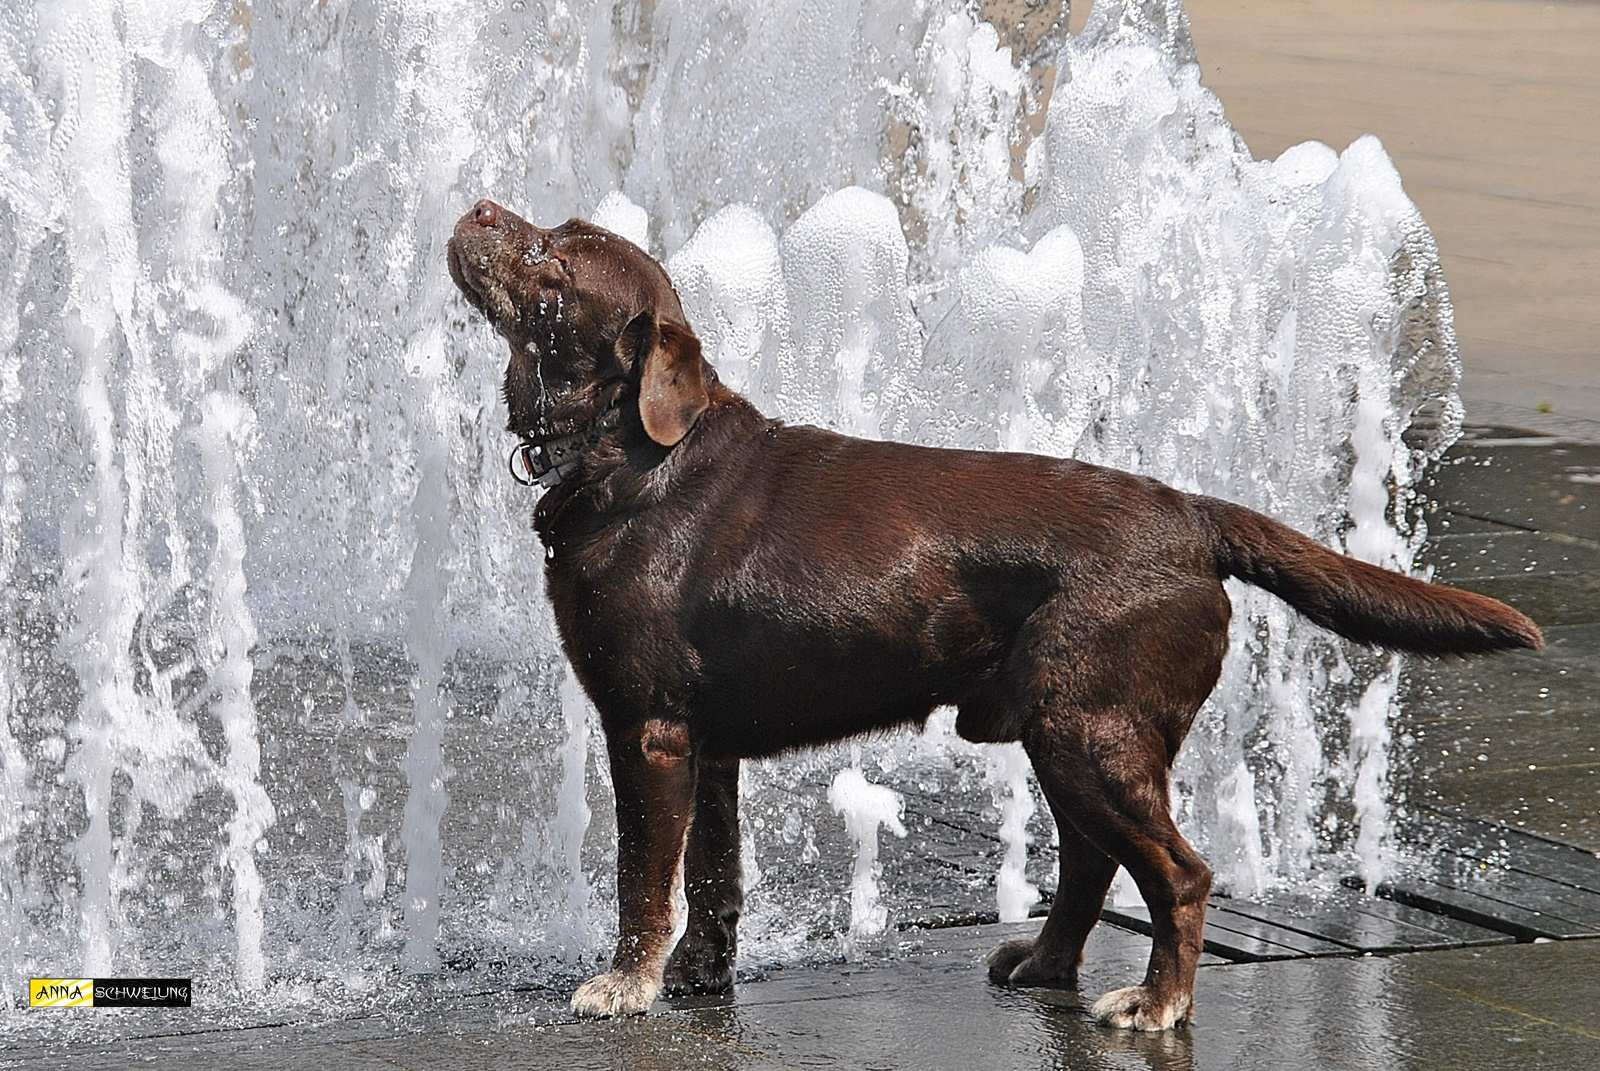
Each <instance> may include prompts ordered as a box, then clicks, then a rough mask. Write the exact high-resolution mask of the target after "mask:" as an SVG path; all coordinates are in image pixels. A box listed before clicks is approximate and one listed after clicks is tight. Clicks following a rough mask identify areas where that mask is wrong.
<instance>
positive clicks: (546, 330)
mask: <svg viewBox="0 0 1600 1071" xmlns="http://www.w3.org/2000/svg"><path fill="white" fill-rule="evenodd" d="M449 261H450V275H451V277H452V278H454V279H455V281H456V285H457V286H459V287H460V288H461V292H462V293H463V294H465V295H466V296H467V300H468V301H470V302H471V303H472V304H473V305H474V306H476V307H477V308H478V309H479V310H480V311H481V312H482V313H483V314H484V315H485V316H487V317H488V318H489V322H490V323H491V324H493V325H494V327H495V329H496V330H497V331H499V332H500V334H501V335H503V336H505V339H506V341H507V342H509V343H510V344H511V361H510V363H509V364H508V365H507V366H506V382H505V391H506V405H507V407H508V408H509V410H510V422H509V424H508V427H509V428H510V430H511V431H513V432H515V433H516V434H518V435H522V436H524V437H526V438H530V439H548V438H554V437H556V436H560V435H566V434H571V433H573V432H575V431H577V430H579V429H581V428H582V427H584V426H585V425H586V424H588V423H589V422H590V421H592V420H593V419H594V418H595V417H596V415H597V414H599V413H601V412H604V411H605V410H606V409H608V408H609V407H610V406H612V405H614V404H617V403H619V402H620V403H626V402H627V401H629V400H630V398H636V399H637V403H638V406H639V417H640V419H641V421H642V422H643V424H644V430H645V432H646V433H647V434H648V435H649V436H650V438H652V439H654V440H655V441H656V442H658V443H660V444H661V445H663V446H672V445H674V444H675V443H677V442H678V440H679V439H681V438H683V436H684V435H685V434H686V433H687V432H688V430H689V428H690V427H691V426H692V425H693V424H694V422H695V420H696V419H697V418H698V417H699V416H700V414H701V413H702V412H703V411H704V410H705V408H706V406H707V405H708V404H709V393H708V384H709V383H710V382H711V381H713V379H714V374H713V373H712V372H711V370H710V366H709V365H707V364H706V362H705V360H704V359H703V358H702V357H701V354H700V342H699V340H698V339H696V338H695V336H694V333H693V332H692V331H691V330H690V329H689V325H688V324H687V322H685V320H684V316H683V307H682V306H681V305H680V304H679V303H678V295H677V292H676V291H674V290H673V288H672V281H671V280H670V279H668V278H667V273H666V272H665V271H663V270H662V268H661V265H659V264H657V263H656V262H655V261H654V260H653V259H651V257H650V255H649V254H647V253H645V252H644V251H643V250H642V249H640V248H639V247H638V246H636V245H634V244H633V243H632V242H630V241H628V240H627V239H626V238H622V237H620V236H618V235H615V234H612V233H611V232H610V231H608V230H605V229H604V228H601V227H596V226H595V225H594V224H592V223H586V222H584V221H583V220H579V219H571V220H568V221H567V222H565V223H563V224H562V225H561V226H559V227H556V228H553V229H551V230H545V229H544V228H542V227H535V226H534V225H533V224H531V223H529V222H528V221H527V220H525V219H523V218H522V217H520V216H518V215H516V214H515V213H513V212H510V211H507V210H506V209H504V208H501V207H500V206H499V205H497V204H495V203H494V202H493V201H487V200H485V201H479V202H478V203H477V204H476V205H475V206H474V207H473V209H472V211H470V212H468V213H467V214H466V215H464V216H462V217H461V221H460V222H459V223H457V224H456V229H455V235H454V237H452V238H451V239H450V245H449Z"/></svg>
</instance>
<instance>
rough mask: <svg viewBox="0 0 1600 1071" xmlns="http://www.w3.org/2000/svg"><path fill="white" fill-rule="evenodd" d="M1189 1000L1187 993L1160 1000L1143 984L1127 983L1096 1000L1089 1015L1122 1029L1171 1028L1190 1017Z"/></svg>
mask: <svg viewBox="0 0 1600 1071" xmlns="http://www.w3.org/2000/svg"><path fill="white" fill-rule="evenodd" d="M1191 1003H1192V1002H1191V1001H1190V999H1189V998H1188V997H1187V996H1185V997H1177V998H1173V999H1170V1000H1163V999H1161V998H1160V997H1159V996H1157V994H1156V993H1155V992H1154V991H1152V990H1151V989H1149V988H1148V987H1146V986H1142V985H1130V986H1128V987H1127V988H1126V989H1113V990H1112V991H1111V992H1109V993H1107V994H1106V995H1105V996H1103V997H1101V998H1100V999H1099V1000H1097V1001H1095V1002H1094V1006H1093V1007H1092V1008H1090V1009H1089V1014H1090V1015H1093V1016H1094V1017H1095V1018H1096V1019H1099V1020H1100V1021H1101V1022H1102V1023H1105V1024H1106V1025H1107V1026H1116V1027H1121V1028H1122V1029H1124V1030H1170V1029H1172V1027H1173V1026H1175V1025H1177V1024H1178V1023H1180V1022H1183V1021H1184V1020H1186V1019H1188V1018H1189V1009H1190V1006H1191Z"/></svg>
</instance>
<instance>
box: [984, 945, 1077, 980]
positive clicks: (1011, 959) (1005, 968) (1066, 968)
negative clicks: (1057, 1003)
mask: <svg viewBox="0 0 1600 1071" xmlns="http://www.w3.org/2000/svg"><path fill="white" fill-rule="evenodd" d="M1038 946H1039V943H1038V942H1037V941H1007V942H1005V943H1004V944H1002V945H1001V946H1000V947H999V948H996V949H995V950H994V951H993V952H991V953H989V958H988V959H987V960H985V962H986V963H987V964H988V965H989V981H991V982H993V983H994V984H995V985H1010V986H1047V987H1049V988H1051V989H1077V988H1078V967H1077V964H1076V963H1075V962H1074V963H1069V964H1065V965H1063V964H1059V963H1055V962H1051V961H1049V960H1047V959H1046V958H1044V957H1041V956H1040V955H1039V947H1038Z"/></svg>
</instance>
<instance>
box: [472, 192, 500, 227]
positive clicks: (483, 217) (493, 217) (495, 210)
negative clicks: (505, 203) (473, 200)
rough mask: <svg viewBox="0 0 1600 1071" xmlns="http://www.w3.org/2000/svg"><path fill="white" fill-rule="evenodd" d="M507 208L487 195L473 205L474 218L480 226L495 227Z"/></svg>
mask: <svg viewBox="0 0 1600 1071" xmlns="http://www.w3.org/2000/svg"><path fill="white" fill-rule="evenodd" d="M504 211H505V210H504V209H503V208H501V207H500V206H499V205H497V204H495V203H494V202H493V201H491V200H489V199H488V198H487V197H485V198H484V199H483V200H481V201H479V202H478V203H477V204H475V205H473V206H472V220H473V222H474V223H476V224H477V225H478V226H480V227H493V226H494V225H495V224H496V223H499V222H500V215H501V213H502V212H504Z"/></svg>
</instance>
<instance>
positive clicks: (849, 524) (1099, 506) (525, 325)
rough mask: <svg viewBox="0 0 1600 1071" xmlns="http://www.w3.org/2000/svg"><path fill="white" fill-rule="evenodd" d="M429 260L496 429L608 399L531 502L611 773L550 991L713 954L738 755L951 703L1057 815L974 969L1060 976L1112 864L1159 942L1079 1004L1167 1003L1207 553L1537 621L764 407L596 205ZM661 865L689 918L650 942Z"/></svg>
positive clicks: (1520, 640) (1268, 578) (1220, 570)
mask: <svg viewBox="0 0 1600 1071" xmlns="http://www.w3.org/2000/svg"><path fill="white" fill-rule="evenodd" d="M449 260H450V268H451V272H452V275H453V276H454V278H455V280H456V282H457V283H458V285H459V286H460V287H461V289H462V291H463V293H464V294H465V295H466V296H467V298H468V299H469V300H470V301H471V302H472V303H473V304H474V305H476V306H477V307H478V308H480V309H481V310H483V311H484V312H485V314H486V315H487V316H488V317H489V319H490V320H491V322H492V323H493V324H494V326H495V327H496V328H497V329H498V330H499V331H500V333H501V334H502V335H504V336H505V338H506V339H507V341H508V342H509V343H510V346H511V361H510V364H509V366H508V367H507V370H506V381H505V390H506V401H507V405H508V409H509V412H510V424H509V427H510V430H511V431H513V432H515V433H517V434H518V435H520V436H523V437H524V438H528V439H535V440H538V439H546V438H552V437H556V436H562V435H568V434H572V433H574V432H577V431H580V430H583V429H584V428H586V427H588V426H590V425H591V424H593V423H594V422H596V421H599V422H600V425H601V426H602V427H603V428H604V429H605V431H604V435H603V436H602V439H601V442H600V443H599V445H598V446H597V447H595V448H594V449H593V450H591V451H590V452H589V453H587V454H586V455H585V456H584V458H583V460H582V462H581V465H580V468H579V470H578V471H577V472H576V473H574V474H572V476H571V477H570V478H568V479H567V480H564V481H563V482H562V483H561V484H560V485H558V486H556V487H555V488H554V489H552V490H550V491H549V492H548V493H547V494H545V495H544V497H543V498H541V499H540V501H539V504H538V507H537V509H536V511H535V527H536V529H537V531H538V533H539V537H540V538H541V539H542V540H543V541H544V543H545V545H546V547H547V548H548V551H549V562H548V567H547V580H548V591H549V595H550V599H551V602H552V604H553V605H554V608H555V612H556V619H557V622H558V625H559V629H560V633H561V639H562V644H563V646H564V649H565V651H566V653H567V655H568V657H569V658H570V659H571V662H572V664H573V666H574V667H575V669H576V672H577V674H578V676H579V679H580V680H581V681H582V683H583V686H584V688H585V690H586V691H587V692H588V694H589V696H590V698H591V699H592V700H593V701H594V704H595V707H596V708H597V710H598V711H599V714H600V719H601V723H602V725H603V727H604V730H605V734H606V739H607V745H608V750H609V754H610V761H611V768H612V774H613V782H614V784H615V788H616V806H617V829H618V848H617V866H618V900H619V908H620V915H621V937H620V939H619V942H618V947H617V950H616V954H615V956H614V959H613V967H612V970H611V971H610V972H608V973H607V974H605V975H601V976H599V977H597V978H595V979H593V980H591V981H590V982H589V983H588V984H587V985H586V986H585V987H584V988H583V989H581V990H580V991H579V994H578V996H577V997H575V998H574V1007H575V1008H577V1009H578V1010H579V1011H580V1012H582V1013H584V1014H591V1015H604V1014H623V1013H628V1012H637V1011H643V1010H644V1008H645V1007H646V1006H648V1004H649V1002H650V1000H651V999H653V998H654V996H655V994H656V992H657V990H658V989H659V988H660V986H661V983H662V981H663V980H664V981H665V983H666V985H667V987H668V988H669V989H672V990H679V991H720V990H725V989H727V988H729V987H730V986H731V985H732V981H733V960H734V953H735V942H736V926H737V921H738V917H739V912H740V910H741V907H742V904H743V894H742V891H741V888H740V884H739V835H738V770H739V761H740V760H741V759H744V758H751V757H756V756H764V755H772V754H775V753H778V752H782V751H786V750H789V749H792V748H799V747H805V746H808V745H815V744H822V743H826V742H829V741H833V740H838V739H840V738H842V737H846V736H849V735H852V734H857V733H862V732H869V731H872V730H876V729H884V728H888V727H891V726H897V725H907V724H911V725H915V724H919V723H921V722H922V721H923V720H924V719H926V718H927V716H928V715H929V713H930V712H931V711H932V710H934V708H936V707H938V706H941V705H946V704H949V705H953V706H955V707H956V708H957V710H958V717H957V721H956V726H957V729H958V731H959V732H960V733H961V735H963V736H964V737H966V738H967V739H970V740H976V741H1014V740H1020V741H1021V742H1022V744H1023V746H1024V747H1025V749H1026V750H1027V753H1028V755H1029V757H1030V758H1031V760H1032V762H1033V766H1034V769H1035V772H1036V773H1037V775H1038V778H1039V783H1040V786H1041V787H1042V789H1043V791H1044V794H1045V797H1046V799H1047V800H1048V801H1049V804H1050V809H1051V813H1052V814H1053V815H1054V817H1055V821H1056V824H1057V826H1058V827H1059V829H1060V831H1061V864H1060V866H1061V872H1060V884H1059V889H1058V892H1057V894H1056V898H1055V901H1054V904H1053V905H1052V907H1051V910H1050V915H1049V917H1048V919H1047V920H1046V922H1045V925H1044V928H1043V930H1042V931H1041V933H1040V935H1039V937H1038V938H1037V939H1036V940H1034V941H1028V942H1009V943H1007V944H1006V945H1003V946H1001V948H1000V949H998V950H997V951H996V952H995V954H994V955H993V956H992V957H991V959H990V974H991V976H992V977H993V978H994V979H995V981H997V982H1000V983H1002V984H1015V985H1051V986H1065V987H1076V985H1077V972H1078V964H1079V961H1080V959H1081V953H1082V949H1083V944H1084V940H1085V938H1086V937H1087V936H1088V933H1089V931H1090V929H1091V928H1092V927H1093V926H1094V923H1095V922H1096V920H1097V919H1098V918H1099V915H1100V910H1101V906H1102V903H1103V901H1104V897H1105V893H1106V889H1107V887H1108V886H1109V884H1110V882H1111V879H1112V877H1113V875H1114V874H1115V872H1116V869H1117V866H1118V865H1121V866H1123V867H1126V868H1127V869H1128V871H1129V872H1130V873H1131V874H1132V876H1133V878H1134V880H1135V881H1136V882H1137V884H1138V886H1139V888H1140V890H1141V892H1142V893H1143V896H1144V898H1145V901H1146V903H1147V904H1148V905H1149V907H1150V911H1151V917H1152V922H1153V926H1154V941H1153V947H1152V951H1151V956H1150V963H1149V968H1148V971H1147V973H1146V976H1145V980H1144V982H1143V984H1142V985H1141V986H1139V987H1132V988H1130V989H1126V990H1118V991H1117V992H1116V993H1114V994H1110V995H1108V996H1107V998H1105V999H1104V1000H1103V1001H1102V1002H1101V1004H1100V1005H1097V1013H1098V1014H1100V1015H1101V1016H1102V1017H1103V1018H1105V1019H1107V1020H1108V1021H1111V1022H1115V1023H1118V1024H1119V1025H1125V1026H1139V1027H1145V1028H1154V1029H1159V1028H1162V1027H1164V1026H1166V1025H1170V1023H1171V1022H1172V1021H1175V1020H1181V1019H1183V1018H1186V1017H1187V1015H1188V1011H1189V999H1190V991H1191V989H1192V986H1193V980H1194V971H1195V963H1196V960H1197V958H1198V957H1199V954H1200V951H1201V924H1202V921H1203V919H1204V916H1205V903H1206V896H1207V893H1208V891H1209V889H1210V884H1211V872H1210V871H1209V870H1208V869H1207V867H1206V866H1205V864H1204V863H1203V862H1202V861H1201V860H1200V858H1199V857H1198V856H1197V855H1196V854H1195V852H1194V851H1193V849H1192V848H1190V846H1189V845H1188V844H1187V843H1186V842H1185V841H1184V839H1183V837H1182V836H1180V835H1179V833H1178V830H1177V829H1176V827H1175V826H1174V825H1173V823H1172V819H1171V817H1170V806H1169V800H1168V794H1167V791H1168V790H1167V773H1168V768H1169V767H1170V765H1171V763H1172V761H1173V758H1174V756H1175V755H1176V754H1177V751H1178V747H1179V745H1180V744H1181V743H1182V741H1183V738H1184V736H1185V734H1186V733H1187V732H1188V730H1189V726H1190V723H1191V721H1192V720H1193V718H1194V716H1195V713H1196V712H1197V711H1198V710H1199V708H1200V705H1201V704H1202V703H1203V702H1204V701H1205V699H1206V697H1207V696H1208V695H1209V694H1210V692H1211V690H1212V688H1213V686H1214V685H1215V684H1216V682H1217V677H1218V674H1219V672H1220V670H1221V666H1222V658H1223V654H1224V652H1225V650H1226V648H1227V637H1228V620H1229V615H1230V605H1229V601H1228V597H1227V595H1226V594H1225V593H1224V590H1223V586H1222V581H1223V579H1224V578H1225V577H1228V576H1237V577H1240V578H1242V579H1244V580H1246V581H1248V582H1250V583H1252V584H1256V585H1259V586H1262V587H1265V588H1266V589H1268V590H1269V591H1272V592H1274V593H1275V594H1277V595H1279V596H1281V597H1282V598H1284V599H1285V600H1287V601H1288V602H1290V603H1291V604H1292V605H1294V606H1295V607H1297V608H1298V609H1300V610H1301V611H1302V612H1304V613H1306V614H1308V615H1309V616H1310V617H1312V619H1313V620H1315V621H1317V622H1319V623H1320V624H1323V625H1325V626H1327V627H1329V628H1331V629H1334V630H1335V631H1338V632H1340V633H1342V634H1343V635H1345V636H1348V637H1350V638H1352V639H1355V640H1358V641H1360V642H1364V643H1371V644H1377V645H1382V646H1385V647H1391V648H1395V649H1400V650H1407V651H1418V652H1422V653H1426V654H1448V653H1471V652H1477V651H1489V650H1496V649H1500V648H1511V647H1531V648H1538V647H1539V646H1540V645H1541V642H1542V641H1541V638H1540V635H1539V631H1538V629H1537V628H1536V627H1535V626H1534V624H1533V623H1532V622H1531V621H1529V620H1528V619H1527V618H1525V617H1523V616H1522V615H1521V614H1518V613H1517V612H1516V611H1514V610H1512V609H1510V608H1509V607H1506V606H1504V605H1502V604H1500V603H1498V602H1495V601H1494V600H1492V599H1487V598H1484V597H1482V596H1478V595H1474V594H1470V593H1467V592H1461V591H1454V590H1451V589H1447V588H1443V587H1439V586H1435V585H1430V584H1425V583H1422V582H1420V581H1417V580H1414V579H1410V578H1408V577H1404V576H1401V575H1399V574H1396V573H1392V572H1388V571H1385V570H1382V569H1379V568H1376V567H1374V566H1370V565H1365V564H1363V563H1360V562H1357V561H1354V560H1352V559H1350V558H1346V557H1343V556H1341V555H1338V554H1336V553H1334V552H1333V551H1330V550H1328V549H1327V548H1325V547H1322V546H1321V545H1320V544H1318V543H1316V542H1314V541H1313V540H1310V539H1308V538H1306V537H1305V536H1303V535H1300V534H1299V533H1297V532H1294V531H1293V530H1291V529H1289V528H1286V527H1285V526H1283V525H1281V524H1278V523H1277V522H1275V521H1272V520H1270V519H1268V518H1266V517H1263V516H1261V515H1260V514H1257V513H1253V512H1252V511H1250V510H1247V509H1244V508H1242V507H1239V506H1235V505H1231V504H1229V503H1225V502H1221V501H1219V500H1216V499H1210V498H1204V497H1199V496H1194V495H1187V494H1182V493H1180V492H1178V491H1175V490H1173V489H1171V488H1169V487H1166V486H1164V485H1162V484H1160V483H1157V482H1156V481H1154V480H1149V479H1145V478H1142V477H1139V476H1132V475H1129V474H1127V473H1123V472H1117V471H1113V470H1109V469H1105V468H1099V467H1096V466H1094V465H1088V464H1083V463H1081V462H1077V461H1071V460H1061V459H1057V458H1049V457H1037V456H1030V455H1022V454H1004V453H980V452H969V451H956V450H935V449H928V448H923V447H917V446H908V445H904V444H900V443H893V442H876V441H867V440H861V439H853V438H848V437H846V436H843V435H837V434H834V433H832V432H828V431H823V430H820V429H817V428H812V427H790V426H788V425H785V424H783V423H782V422H780V421H777V420H773V419H769V418H767V417H765V416H763V415H762V414H760V413H759V412H757V411H756V410H755V408H754V407H753V406H751V405H750V403H749V402H747V401H746V400H745V399H744V398H742V397H740V396H739V395H737V394H735V393H734V392H733V391H731V390H729V389H728V388H727V387H726V386H724V385H723V384H721V383H720V382H719V381H718V380H717V377H716V373H715V372H714V371H713V370H712V369H711V367H710V366H709V364H707V363H706V362H705V361H704V359H703V358H702V357H701V353H700V345H699V342H698V340H697V339H696V338H695V336H694V334H693V332H692V331H691V330H690V328H689V325H688V324H687V322H686V321H685V318H684V315H683V310H682V308H681V307H680V305H679V302H678V298H677V295H676V293H675V292H674V291H673V288H672V285H671V282H670V281H669V280H668V278H667V275H666V273H665V272H664V271H663V270H662V269H661V267H660V266H659V265H658V264H656V262H655V261H653V260H652V259H651V258H650V257H649V256H647V255H646V254H645V253H643V252H642V251H641V250H639V249H638V248H637V247H635V246H634V245H632V244H631V243H629V242H627V241H625V240H624V239H622V238H620V237H618V236H616V235H613V234H610V233H609V232H606V231H604V230H601V229H600V228H598V227H595V226H593V225H591V224H588V223H584V222H582V221H579V220H571V221H569V222H567V223H565V224H563V225H562V226H560V227H557V228H554V229H553V230H545V229H541V228H538V227H534V226H532V225H531V224H529V223H528V222H526V221H525V220H522V219H520V218H519V217H517V216H515V215H513V214H512V213H510V212H509V211H507V210H505V209H503V208H501V207H499V206H498V205H494V204H493V203H491V202H487V201H485V202H480V203H479V205H478V206H477V207H476V208H474V210H473V211H471V212H469V213H467V215H466V216H464V217H463V218H462V220H461V222H460V223H459V224H458V225H457V228H456V231H455V236H454V238H453V239H452V241H451V243H450V255H449ZM680 863H681V865H682V868H683V869H682V879H683V881H684V885H685V891H686V893H687V898H688V903H689V919H688V930H687V933H686V934H685V935H684V937H683V939H682V940H681V941H680V942H679V943H678V945H677V946H676V949H675V950H669V949H668V947H667V945H668V942H669V941H670V935H671V932H672V923H673V918H672V908H671V904H672V893H673V886H674V883H675V881H676V880H677V879H678V877H679V874H680V871H679V867H680ZM669 951H671V956H670V959H669V958H668V952H669Z"/></svg>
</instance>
